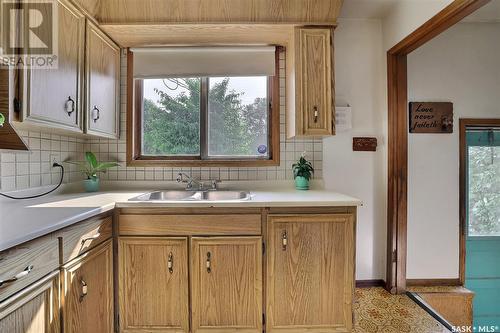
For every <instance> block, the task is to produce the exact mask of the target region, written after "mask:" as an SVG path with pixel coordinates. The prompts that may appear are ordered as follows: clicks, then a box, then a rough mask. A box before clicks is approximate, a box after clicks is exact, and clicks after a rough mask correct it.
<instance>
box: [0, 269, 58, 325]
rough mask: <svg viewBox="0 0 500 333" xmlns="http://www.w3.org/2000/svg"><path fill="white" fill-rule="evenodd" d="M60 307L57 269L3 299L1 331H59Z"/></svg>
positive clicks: (0, 312) (0, 305)
mask: <svg viewBox="0 0 500 333" xmlns="http://www.w3.org/2000/svg"><path fill="white" fill-rule="evenodd" d="M59 306H60V293H59V271H58V270H57V271H54V272H52V273H51V274H49V275H47V276H46V277H44V278H42V279H41V280H39V281H37V282H35V283H33V284H31V285H30V286H29V287H27V288H25V289H23V290H21V291H20V292H18V293H16V294H15V295H13V296H12V297H9V299H7V300H6V301H4V302H0V332H6V333H7V332H8V333H39V332H43V333H60V332H61V329H60V316H59Z"/></svg>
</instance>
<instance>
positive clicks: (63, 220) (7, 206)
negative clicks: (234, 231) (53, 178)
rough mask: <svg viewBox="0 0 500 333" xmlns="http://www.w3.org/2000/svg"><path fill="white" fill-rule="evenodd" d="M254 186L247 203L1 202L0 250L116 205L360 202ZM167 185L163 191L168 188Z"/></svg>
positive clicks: (100, 196) (91, 198)
mask: <svg viewBox="0 0 500 333" xmlns="http://www.w3.org/2000/svg"><path fill="white" fill-rule="evenodd" d="M253 185H254V186H253V187H254V188H255V190H250V193H251V196H252V198H251V200H248V201H189V202H186V201H169V202H141V201H128V200H129V199H131V198H133V197H136V196H138V195H141V194H144V193H147V192H150V191H151V190H147V191H146V190H143V189H142V190H141V189H135V188H134V189H126V190H124V189H118V190H105V191H103V192H98V193H81V192H74V191H75V188H74V186H73V187H72V186H67V187H66V189H63V190H62V191H60V192H59V193H57V194H54V195H48V196H45V197H42V198H37V199H31V200H11V199H5V198H0V251H3V250H5V249H8V248H10V247H13V246H16V245H18V244H21V243H23V242H26V241H29V240H31V239H34V238H36V237H40V236H43V235H46V234H48V233H51V232H53V231H56V230H58V229H61V228H64V227H66V226H69V225H71V224H73V223H76V222H80V221H82V220H84V219H87V218H90V217H93V216H95V215H98V214H100V213H103V212H106V211H110V210H112V209H114V208H115V207H320V206H323V207H325V206H329V207H334V206H360V205H361V204H362V203H361V201H360V200H359V199H356V198H353V197H350V196H348V195H344V194H340V193H336V192H333V191H329V190H324V189H321V188H319V189H312V190H309V191H297V190H295V189H293V188H291V187H290V186H288V187H277V186H274V185H273V188H270V187H269V186H268V185H267V186H262V185H260V186H259V185H258V184H255V183H253ZM171 186H172V185H170V186H169V187H165V188H172V187H171ZM156 187H158V184H156ZM143 188H153V187H143ZM177 188H178V187H177ZM239 188H245V187H243V186H241V187H239ZM40 191H43V190H39V192H40ZM30 192H32V191H30ZM15 195H18V193H15Z"/></svg>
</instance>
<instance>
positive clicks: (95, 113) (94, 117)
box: [92, 105, 101, 123]
mask: <svg viewBox="0 0 500 333" xmlns="http://www.w3.org/2000/svg"><path fill="white" fill-rule="evenodd" d="M100 116H101V110H99V109H98V108H97V106H95V105H94V108H93V109H92V120H93V121H94V123H97V121H98V120H99V118H100Z"/></svg>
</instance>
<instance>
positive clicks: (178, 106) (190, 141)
mask: <svg viewBox="0 0 500 333" xmlns="http://www.w3.org/2000/svg"><path fill="white" fill-rule="evenodd" d="M179 81H182V82H180V85H181V86H182V87H183V88H186V89H187V90H188V93H187V94H186V93H182V94H180V95H179V96H177V97H176V98H172V97H171V96H169V95H168V94H167V93H166V92H163V91H161V90H157V89H156V90H155V92H156V93H157V94H158V96H159V98H160V106H159V107H158V106H157V105H156V104H155V103H153V102H152V101H150V100H148V99H146V100H145V101H144V123H143V135H144V139H143V145H144V147H143V152H144V154H146V155H198V154H199V153H200V80H199V79H183V80H179Z"/></svg>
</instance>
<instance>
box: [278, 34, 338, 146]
mask: <svg viewBox="0 0 500 333" xmlns="http://www.w3.org/2000/svg"><path fill="white" fill-rule="evenodd" d="M293 45H294V51H295V54H294V55H293V56H292V59H293V60H294V61H293V62H295V67H294V68H293V70H294V71H293V74H294V76H295V87H291V89H294V91H289V94H290V95H291V97H290V98H294V101H293V102H292V103H290V104H292V105H291V106H289V114H288V116H289V117H292V118H293V119H290V120H291V121H289V122H288V129H287V135H288V136H289V137H293V136H327V135H334V134H335V130H334V114H333V110H334V102H333V100H334V89H333V29H332V28H296V30H295V38H294V43H293ZM289 74H290V73H289ZM293 105H295V107H293ZM292 113H293V114H292Z"/></svg>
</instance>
